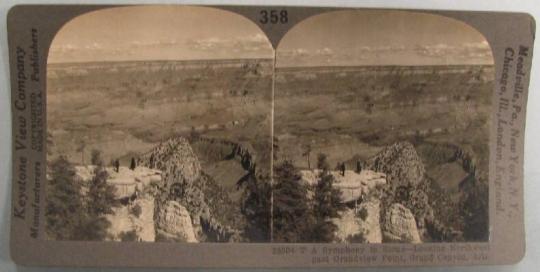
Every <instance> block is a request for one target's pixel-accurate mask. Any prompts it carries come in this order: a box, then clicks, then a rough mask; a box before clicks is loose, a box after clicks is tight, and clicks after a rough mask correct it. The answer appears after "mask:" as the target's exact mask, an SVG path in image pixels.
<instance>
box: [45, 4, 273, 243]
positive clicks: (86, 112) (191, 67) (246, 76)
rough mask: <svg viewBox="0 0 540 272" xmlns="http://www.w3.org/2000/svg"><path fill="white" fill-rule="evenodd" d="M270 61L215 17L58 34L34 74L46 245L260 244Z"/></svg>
mask: <svg viewBox="0 0 540 272" xmlns="http://www.w3.org/2000/svg"><path fill="white" fill-rule="evenodd" d="M273 55H274V52H273V49H272V47H271V45H270V42H269V41H268V40H267V38H266V36H265V35H264V33H263V32H262V31H261V30H260V29H259V28H258V27H257V26H256V25H255V24H254V23H253V22H251V21H249V20H248V19H246V18H244V17H242V16H240V15H237V14H234V13H231V12H227V11H223V10H219V9H214V8H206V7H186V6H181V7H178V6H151V7H150V6H146V7H118V8H107V9H103V10H98V11H94V12H90V13H86V14H83V15H81V16H78V17H76V18H74V19H72V20H71V21H69V22H68V23H66V24H65V25H64V27H63V28H62V29H61V30H60V31H59V32H58V33H57V35H56V37H55V38H54V41H53V42H52V44H51V47H50V49H49V56H48V63H47V97H46V99H47V105H46V107H47V110H46V111H47V117H46V118H47V193H46V202H47V206H46V231H45V232H46V235H47V238H48V239H50V240H76V241H122V242H128V241H130V242H188V243H202V242H267V241H269V240H270V235H269V233H270V222H269V219H270V218H271V217H270V206H271V205H270V201H271V200H270V194H271V186H270V172H271V171H270V169H271V160H272V136H271V135H272V134H271V130H272V128H271V121H272V69H273Z"/></svg>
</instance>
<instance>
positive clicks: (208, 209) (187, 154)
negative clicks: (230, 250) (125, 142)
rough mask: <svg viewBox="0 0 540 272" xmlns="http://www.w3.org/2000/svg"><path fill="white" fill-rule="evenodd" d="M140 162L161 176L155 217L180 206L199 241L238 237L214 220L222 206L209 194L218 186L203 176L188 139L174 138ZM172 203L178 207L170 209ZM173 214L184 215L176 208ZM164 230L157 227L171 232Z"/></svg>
mask: <svg viewBox="0 0 540 272" xmlns="http://www.w3.org/2000/svg"><path fill="white" fill-rule="evenodd" d="M138 162H139V164H140V165H144V166H147V167H155V168H157V169H159V170H160V171H161V172H162V177H163V186H162V187H161V188H160V193H159V195H158V196H157V198H156V213H159V212H161V211H163V210H167V209H169V210H171V209H172V207H177V206H178V205H180V206H181V207H184V208H185V209H186V210H187V212H188V214H189V216H190V219H191V223H192V226H193V230H194V233H195V238H196V240H198V241H212V242H226V241H229V239H233V238H232V237H236V236H235V235H234V234H235V233H236V230H233V229H231V228H230V227H228V226H225V225H224V224H223V223H222V222H219V221H218V220H216V219H215V217H216V215H217V213H218V212H219V211H217V210H216V207H218V206H219V205H216V204H215V203H214V202H216V201H217V196H215V195H211V194H208V191H209V190H210V189H209V188H214V187H215V186H216V185H215V184H214V181H213V180H212V179H211V178H209V177H208V176H206V175H203V172H202V167H201V164H200V162H199V159H198V157H197V156H196V154H195V152H194V151H193V149H192V147H191V145H190V144H189V142H188V141H187V140H186V139H185V138H183V137H177V138H172V139H169V140H167V141H166V142H164V143H161V144H160V145H158V146H157V147H155V148H154V149H152V150H150V152H148V153H146V154H145V155H143V156H141V157H140V158H139V159H138ZM170 201H176V202H177V204H178V205H174V206H171V205H172V204H171V202H170ZM170 214H177V215H181V214H183V213H182V210H181V209H179V208H177V209H176V211H175V212H174V213H172V211H171V213H170ZM164 226H166V224H165V225H164V224H157V232H158V233H159V232H160V231H161V232H168V230H167V229H163V227H164ZM184 232H186V231H184ZM187 232H190V231H189V230H188V231H187ZM180 238H181V237H179V239H180Z"/></svg>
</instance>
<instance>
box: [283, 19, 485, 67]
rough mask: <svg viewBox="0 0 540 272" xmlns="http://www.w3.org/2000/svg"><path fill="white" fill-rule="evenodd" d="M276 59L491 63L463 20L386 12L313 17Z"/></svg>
mask: <svg viewBox="0 0 540 272" xmlns="http://www.w3.org/2000/svg"><path fill="white" fill-rule="evenodd" d="M277 56H278V57H277V64H278V66H325V65H452V64H492V63H493V58H492V54H491V49H490V47H489V45H488V43H487V41H486V40H485V39H484V37H483V36H482V35H481V34H480V33H479V32H477V31H476V30H475V29H473V28H472V27H470V26H468V25H466V24H464V23H462V22H460V21H457V20H454V19H450V18H447V17H442V16H438V15H430V14H424V13H417V12H406V11H382V10H349V11H336V12H329V13H324V14H320V15H316V16H313V17H310V18H308V19H306V20H304V21H302V22H301V23H300V24H298V25H297V26H296V27H294V28H293V29H291V30H290V31H289V32H288V33H287V34H286V35H285V37H284V38H283V39H282V40H281V42H280V44H279V46H278V51H277Z"/></svg>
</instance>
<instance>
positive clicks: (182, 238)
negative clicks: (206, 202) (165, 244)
mask: <svg viewBox="0 0 540 272" xmlns="http://www.w3.org/2000/svg"><path fill="white" fill-rule="evenodd" d="M156 233H157V236H158V238H156V240H157V241H176V242H188V243H197V242H198V241H197V239H196V238H195V231H194V230H193V225H192V222H191V216H190V215H189V212H188V211H187V209H186V208H185V207H184V206H182V205H180V203H178V202H176V201H172V200H171V201H167V202H166V203H165V204H164V205H163V206H162V207H161V209H160V210H159V212H158V216H157V219H156Z"/></svg>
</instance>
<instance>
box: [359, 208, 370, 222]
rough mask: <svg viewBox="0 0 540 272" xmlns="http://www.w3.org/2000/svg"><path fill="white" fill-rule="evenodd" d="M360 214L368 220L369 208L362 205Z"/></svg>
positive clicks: (363, 218)
mask: <svg viewBox="0 0 540 272" xmlns="http://www.w3.org/2000/svg"><path fill="white" fill-rule="evenodd" d="M358 216H359V217H360V218H361V219H362V220H364V221H366V218H367V216H368V211H367V209H366V208H365V207H362V209H360V211H359V212H358Z"/></svg>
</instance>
